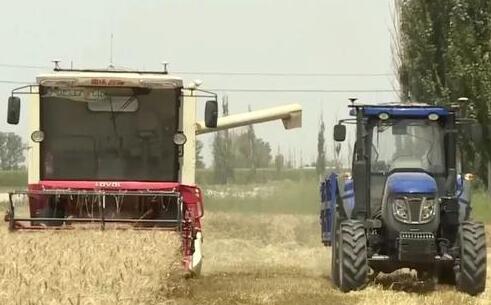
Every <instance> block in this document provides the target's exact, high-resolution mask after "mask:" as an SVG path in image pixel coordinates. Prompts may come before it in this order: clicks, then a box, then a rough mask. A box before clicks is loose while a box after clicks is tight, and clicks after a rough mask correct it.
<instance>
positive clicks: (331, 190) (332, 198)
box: [320, 173, 354, 246]
mask: <svg viewBox="0 0 491 305" xmlns="http://www.w3.org/2000/svg"><path fill="white" fill-rule="evenodd" d="M345 188H348V189H350V191H351V195H349V193H347V195H346V196H347V197H346V199H349V200H351V198H353V197H354V195H353V187H352V183H351V186H349V184H348V185H344V188H343V190H344V189H345ZM320 195H321V211H320V225H321V235H322V237H321V239H322V242H323V243H324V245H326V246H330V245H331V243H332V242H333V239H334V231H335V229H336V228H334V224H335V223H340V220H337V221H335V219H334V218H335V217H338V218H340V219H341V220H344V219H347V218H349V217H348V216H347V215H348V214H347V212H346V209H345V200H343V199H344V198H343V196H342V195H341V193H340V183H339V177H338V175H337V174H336V173H331V174H330V175H329V176H328V177H327V178H326V179H325V180H324V181H323V182H322V183H321V186H320ZM353 202H354V201H353ZM351 209H352V207H351ZM351 209H350V212H351Z"/></svg>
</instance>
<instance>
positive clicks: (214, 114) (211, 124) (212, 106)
mask: <svg viewBox="0 0 491 305" xmlns="http://www.w3.org/2000/svg"><path fill="white" fill-rule="evenodd" d="M217 121H218V103H217V101H216V100H210V101H206V106H205V126H206V127H208V128H216V127H217Z"/></svg>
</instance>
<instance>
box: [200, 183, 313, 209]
mask: <svg viewBox="0 0 491 305" xmlns="http://www.w3.org/2000/svg"><path fill="white" fill-rule="evenodd" d="M203 190H204V192H205V209H206V210H208V211H221V212H239V213H277V214H303V215H305V214H310V215H312V214H318V213H319V202H320V199H319V183H318V182H317V181H316V180H314V179H310V180H302V181H299V182H294V181H282V182H278V181H275V182H269V183H263V184H250V185H224V186H217V185H208V186H203ZM217 193H218V194H219V195H218V196H217ZM220 193H221V194H222V196H220Z"/></svg>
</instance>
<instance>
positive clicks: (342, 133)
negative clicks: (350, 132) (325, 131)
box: [334, 124, 346, 142]
mask: <svg viewBox="0 0 491 305" xmlns="http://www.w3.org/2000/svg"><path fill="white" fill-rule="evenodd" d="M345 139H346V126H344V125H343V124H337V125H334V141H337V142H343V141H344V140H345Z"/></svg>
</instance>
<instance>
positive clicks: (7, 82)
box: [0, 80, 32, 85]
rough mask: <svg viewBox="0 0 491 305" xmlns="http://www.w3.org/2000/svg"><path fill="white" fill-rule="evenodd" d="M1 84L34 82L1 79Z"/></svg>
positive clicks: (27, 83)
mask: <svg viewBox="0 0 491 305" xmlns="http://www.w3.org/2000/svg"><path fill="white" fill-rule="evenodd" d="M0 84H18V85H29V84H32V82H21V81H15V80H0Z"/></svg>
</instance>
